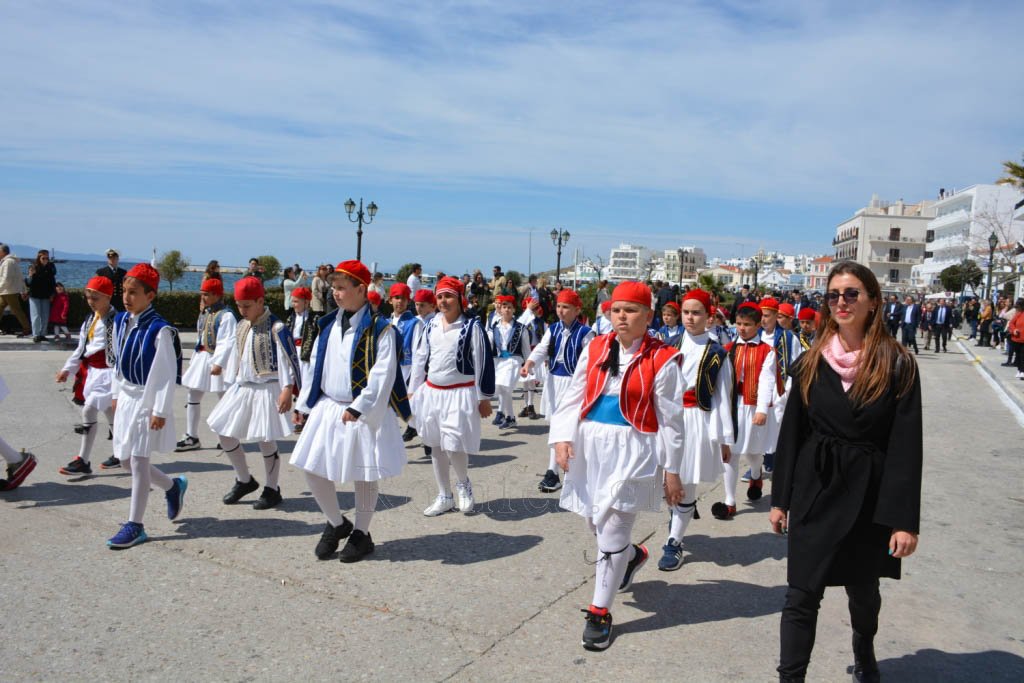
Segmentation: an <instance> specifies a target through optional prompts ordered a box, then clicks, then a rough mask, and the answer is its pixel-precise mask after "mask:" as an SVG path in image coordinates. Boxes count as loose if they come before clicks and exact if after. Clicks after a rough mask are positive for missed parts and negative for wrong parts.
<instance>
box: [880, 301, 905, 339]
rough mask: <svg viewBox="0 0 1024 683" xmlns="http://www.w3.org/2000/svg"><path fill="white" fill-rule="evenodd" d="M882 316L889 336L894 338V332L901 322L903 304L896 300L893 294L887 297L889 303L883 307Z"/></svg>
mask: <svg viewBox="0 0 1024 683" xmlns="http://www.w3.org/2000/svg"><path fill="white" fill-rule="evenodd" d="M884 316H885V325H886V327H888V328H889V334H891V335H892V336H893V337H895V336H896V331H897V330H898V329H899V328H900V323H901V322H902V321H903V304H901V303H900V302H899V301H898V300H897V299H896V295H895V294H893V295H892V296H891V297H889V303H887V304H886V305H885V313H884Z"/></svg>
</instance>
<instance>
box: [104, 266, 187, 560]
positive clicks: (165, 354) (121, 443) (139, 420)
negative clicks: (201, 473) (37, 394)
mask: <svg viewBox="0 0 1024 683" xmlns="http://www.w3.org/2000/svg"><path fill="white" fill-rule="evenodd" d="M125 278H133V279H135V280H136V281H138V282H139V283H142V284H144V285H146V287H148V288H149V290H151V291H154V292H155V291H157V290H158V289H159V286H160V274H159V273H158V272H157V271H156V269H155V268H153V267H152V266H150V265H149V264H146V263H140V264H138V265H136V266H133V267H132V269H131V270H129V271H128V273H127V275H125ZM113 336H114V349H115V355H116V356H117V359H116V365H115V368H116V372H115V375H114V396H115V398H116V400H117V410H116V411H115V413H114V453H116V454H117V455H118V456H119V457H120V458H121V461H122V464H123V463H124V462H125V460H128V461H129V462H130V465H129V467H130V469H131V473H132V497H131V507H130V509H129V513H128V521H127V522H125V523H124V524H123V525H122V526H121V530H120V531H118V533H117V534H115V535H114V536H113V538H111V539H109V540H108V541H107V545H108V546H109V547H111V548H129V547H131V546H133V545H136V544H138V543H143V542H145V541H146V540H148V537H147V536H146V531H145V528H144V527H143V524H142V518H143V516H144V515H145V513H146V505H147V504H148V502H149V489H150V487H151V486H156V487H157V488H159V489H162V490H163V491H164V494H165V496H166V498H167V518H168V519H170V520H174V519H176V518H177V517H178V515H179V514H180V513H181V506H182V502H183V501H184V497H185V490H186V489H187V488H188V480H186V479H185V477H175V478H174V479H171V478H170V477H168V476H167V475H166V474H164V473H163V472H162V471H161V470H159V469H157V468H156V467H154V466H153V465H152V464H151V463H150V456H151V455H152V454H153V453H171V452H172V451H174V446H175V443H174V432H175V429H174V386H175V384H177V382H178V378H179V377H180V376H181V343H180V341H179V340H178V331H177V330H176V329H175V328H174V327H172V326H171V324H170V323H168V322H167V321H166V320H164V319H163V318H162V317H160V315H159V314H157V312H156V310H154V309H153V307H152V306H150V307H149V308H147V309H146V310H145V311H143V312H142V313H130V312H127V311H125V312H121V313H118V314H117V315H116V316H115V317H114V329H113ZM153 418H162V419H163V420H164V426H163V427H162V428H161V429H152V428H151V426H150V423H151V420H152V419H153Z"/></svg>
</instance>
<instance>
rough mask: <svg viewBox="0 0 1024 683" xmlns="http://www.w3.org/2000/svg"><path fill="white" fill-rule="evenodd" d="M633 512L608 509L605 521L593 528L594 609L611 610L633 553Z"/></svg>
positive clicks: (634, 515) (634, 514)
mask: <svg viewBox="0 0 1024 683" xmlns="http://www.w3.org/2000/svg"><path fill="white" fill-rule="evenodd" d="M634 521H636V513H633V512H619V511H618V510H612V511H611V513H610V514H609V515H608V518H607V519H606V520H604V521H603V522H602V523H601V524H599V525H598V526H597V552H598V553H599V554H600V557H599V558H598V562H597V572H596V574H597V576H596V581H594V601H593V602H592V603H591V604H592V605H594V607H599V608H604V609H611V606H612V602H613V601H614V600H615V593H616V592H617V591H618V590H619V584H621V583H622V577H623V576H625V575H626V565H628V564H629V561H630V560H632V559H633V554H634V553H635V552H636V551H635V549H634V548H633V545H632V544H631V543H630V535H631V534H632V532H633V522H634Z"/></svg>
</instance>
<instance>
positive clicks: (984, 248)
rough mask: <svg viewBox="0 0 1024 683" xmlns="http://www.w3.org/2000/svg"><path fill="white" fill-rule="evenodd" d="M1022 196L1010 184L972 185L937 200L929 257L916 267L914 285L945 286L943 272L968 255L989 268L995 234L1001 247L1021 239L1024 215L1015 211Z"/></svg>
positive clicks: (913, 276)
mask: <svg viewBox="0 0 1024 683" xmlns="http://www.w3.org/2000/svg"><path fill="white" fill-rule="evenodd" d="M1021 196H1022V195H1021V192H1020V190H1018V189H1016V188H1014V187H1011V186H1008V185H972V186H970V187H968V188H966V189H963V190H959V191H957V192H954V193H951V194H949V195H946V196H944V197H943V198H942V199H939V200H938V201H937V202H935V205H934V207H933V208H934V210H935V217H934V218H933V219H932V220H931V221H930V222H929V223H928V232H929V237H931V240H930V241H929V243H928V252H929V254H928V256H929V258H926V259H925V260H924V262H923V263H922V264H921V265H919V266H915V267H914V269H913V274H912V279H913V284H914V286H916V287H921V288H929V289H930V288H934V287H936V286H941V285H940V284H939V273H941V272H942V271H943V270H945V269H946V268H948V267H949V266H951V265H955V264H957V263H961V262H963V261H964V260H965V259H970V260H972V261H975V262H977V263H978V265H979V266H982V269H983V270H985V269H986V268H987V266H988V263H987V262H988V254H989V244H988V240H989V237H990V236H991V235H993V234H995V236H996V243H997V245H998V246H999V247H1004V246H1006V245H1011V244H1015V243H1016V242H1019V241H1021V239H1022V238H1024V219H1022V218H1020V217H1019V215H1017V216H1015V214H1014V211H1015V209H1014V205H1015V204H1017V202H1019V201H1020V200H1021ZM982 262H984V265H982Z"/></svg>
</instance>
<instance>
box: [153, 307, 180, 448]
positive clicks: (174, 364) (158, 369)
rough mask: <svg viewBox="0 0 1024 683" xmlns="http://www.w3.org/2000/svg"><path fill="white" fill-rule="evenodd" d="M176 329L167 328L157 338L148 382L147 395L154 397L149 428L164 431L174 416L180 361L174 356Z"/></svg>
mask: <svg viewBox="0 0 1024 683" xmlns="http://www.w3.org/2000/svg"><path fill="white" fill-rule="evenodd" d="M173 335H174V329H173V328H171V327H165V328H163V329H162V330H160V332H159V334H157V337H156V355H155V356H154V358H153V365H152V367H150V369H149V378H148V379H147V380H146V393H147V394H149V395H150V396H151V397H152V403H151V406H152V417H151V418H150V421H149V428H150V429H154V430H159V429H163V427H164V423H165V422H166V421H167V417H168V416H170V415H173V414H174V387H175V380H176V378H177V374H178V360H177V358H176V357H175V355H174V336H173Z"/></svg>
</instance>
